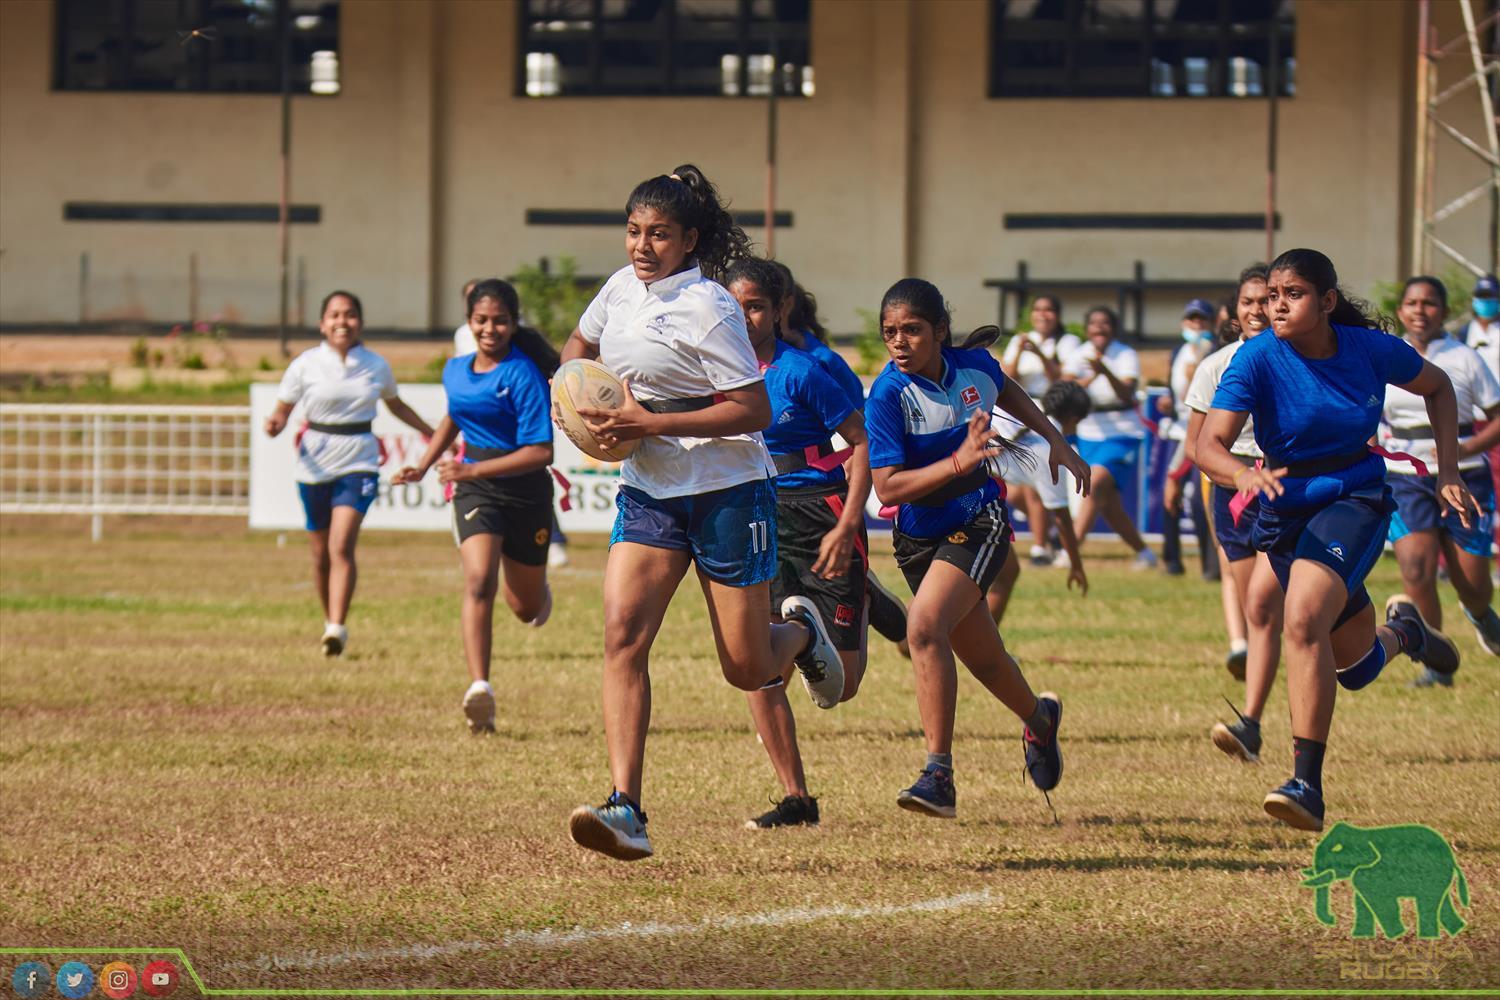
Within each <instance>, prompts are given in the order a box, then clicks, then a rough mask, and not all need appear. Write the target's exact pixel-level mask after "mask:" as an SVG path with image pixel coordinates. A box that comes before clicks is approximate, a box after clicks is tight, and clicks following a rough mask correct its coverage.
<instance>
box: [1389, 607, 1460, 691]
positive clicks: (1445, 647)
mask: <svg viewBox="0 0 1500 1000" xmlns="http://www.w3.org/2000/svg"><path fill="white" fill-rule="evenodd" d="M1385 623H1386V624H1387V625H1389V626H1390V627H1391V628H1393V629H1395V630H1396V631H1397V632H1399V633H1400V634H1401V637H1402V640H1403V643H1404V652H1405V653H1406V655H1407V656H1410V657H1411V658H1412V659H1413V660H1416V661H1417V662H1418V663H1420V664H1421V665H1422V666H1424V667H1426V668H1428V669H1429V670H1435V671H1437V672H1438V673H1440V674H1451V673H1453V672H1454V671H1456V670H1458V662H1459V656H1458V647H1457V646H1455V645H1454V644H1453V640H1452V639H1450V638H1448V637H1447V636H1446V635H1444V634H1443V633H1441V632H1439V631H1438V630H1437V629H1435V628H1433V627H1432V626H1431V625H1428V624H1427V619H1425V618H1423V617H1422V613H1421V612H1420V611H1418V610H1417V606H1416V604H1415V603H1413V602H1412V599H1411V598H1410V597H1407V596H1406V595H1405V594H1392V595H1391V596H1390V597H1389V598H1387V599H1386V602H1385Z"/></svg>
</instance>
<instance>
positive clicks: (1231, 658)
mask: <svg viewBox="0 0 1500 1000" xmlns="http://www.w3.org/2000/svg"><path fill="white" fill-rule="evenodd" d="M1249 662H1250V650H1248V649H1235V650H1230V653H1229V655H1228V656H1227V657H1225V658H1224V666H1225V667H1226V668H1227V669H1228V670H1229V676H1230V677H1233V678H1234V679H1235V680H1237V681H1242V680H1244V679H1245V665H1246V664H1247V663H1249Z"/></svg>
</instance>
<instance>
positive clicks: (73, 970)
mask: <svg viewBox="0 0 1500 1000" xmlns="http://www.w3.org/2000/svg"><path fill="white" fill-rule="evenodd" d="M93 989H94V970H93V969H90V968H89V967H88V966H87V965H84V964H83V963H82V962H65V963H63V967H62V968H60V969H58V970H57V992H59V993H61V994H62V995H63V996H65V997H67V998H68V1000H82V998H83V997H86V996H88V995H89V993H90V992H92V991H93Z"/></svg>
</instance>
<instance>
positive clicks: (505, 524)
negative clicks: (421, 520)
mask: <svg viewBox="0 0 1500 1000" xmlns="http://www.w3.org/2000/svg"><path fill="white" fill-rule="evenodd" d="M539 471H540V474H541V477H542V479H541V480H538V481H532V482H525V483H522V482H518V480H524V479H528V478H531V474H530V473H528V474H527V475H526V476H516V477H513V478H509V479H471V480H469V481H467V482H462V483H459V484H458V486H457V487H456V488H455V489H454V490H453V537H454V539H455V540H456V541H457V542H458V544H460V545H462V544H463V543H464V540H465V539H468V538H472V537H473V536H475V535H499V536H500V537H501V541H500V553H501V554H502V555H504V556H505V557H506V558H507V559H514V560H515V561H516V562H518V563H520V564H521V565H523V566H543V565H546V562H547V545H548V543H549V542H551V541H552V481H551V480H550V479H548V478H547V471H546V470H545V469H542V470H539ZM543 488H545V490H544V489H543Z"/></svg>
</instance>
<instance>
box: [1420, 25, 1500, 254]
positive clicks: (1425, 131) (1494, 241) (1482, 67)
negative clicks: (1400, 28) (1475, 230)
mask: <svg viewBox="0 0 1500 1000" xmlns="http://www.w3.org/2000/svg"><path fill="white" fill-rule="evenodd" d="M1453 2H1456V3H1457V4H1458V6H1459V8H1460V10H1461V11H1462V14H1463V20H1464V31H1463V34H1461V35H1458V36H1457V37H1455V38H1452V39H1450V40H1449V41H1447V42H1445V43H1442V44H1439V42H1438V38H1437V28H1436V26H1435V25H1434V24H1433V23H1432V7H1433V0H1420V9H1419V13H1418V32H1417V43H1418V44H1417V112H1418V119H1417V136H1416V139H1417V141H1416V170H1415V173H1414V183H1413V189H1414V198H1413V203H1414V207H1415V212H1414V213H1413V214H1414V216H1415V221H1414V224H1413V226H1412V264H1413V270H1414V271H1415V272H1417V273H1423V272H1425V271H1427V270H1428V267H1429V264H1430V263H1431V257H1432V250H1433V249H1437V250H1440V251H1441V252H1442V253H1444V254H1446V255H1447V256H1448V257H1450V258H1452V259H1453V260H1454V261H1456V262H1458V264H1459V265H1460V266H1462V267H1464V268H1465V269H1467V270H1469V271H1471V272H1473V273H1474V274H1475V275H1476V276H1477V275H1481V274H1485V273H1487V272H1488V273H1491V274H1493V273H1495V271H1496V269H1497V267H1500V263H1497V260H1496V257H1497V255H1500V135H1497V132H1496V126H1497V124H1500V122H1497V121H1496V118H1495V103H1496V100H1495V98H1496V90H1497V89H1500V55H1497V53H1496V52H1495V51H1494V48H1495V46H1494V45H1491V46H1490V49H1491V51H1489V52H1485V51H1484V47H1483V45H1482V41H1483V37H1482V35H1483V33H1484V32H1485V29H1487V28H1488V29H1491V31H1490V35H1491V38H1492V39H1493V37H1494V31H1493V28H1492V26H1493V25H1495V24H1496V22H1497V21H1500V5H1497V4H1496V3H1495V0H1490V3H1489V6H1490V8H1491V9H1490V11H1489V13H1488V15H1487V16H1485V17H1484V18H1483V20H1479V21H1476V20H1475V17H1474V7H1473V3H1472V2H1471V0H1453ZM1452 56H1458V58H1457V59H1454V60H1453V62H1455V63H1465V62H1466V63H1468V64H1469V72H1468V73H1467V74H1466V75H1465V76H1464V77H1463V79H1461V80H1457V81H1454V82H1452V83H1450V84H1448V86H1446V87H1444V88H1443V89H1442V90H1438V71H1439V66H1440V64H1441V63H1442V61H1443V60H1444V59H1447V58H1449V57H1452ZM1465 57H1467V58H1465ZM1476 96H1477V97H1478V98H1479V103H1480V108H1481V112H1482V117H1481V118H1480V122H1481V125H1480V130H1479V133H1478V135H1477V136H1475V135H1470V134H1467V133H1465V132H1464V131H1463V130H1462V129H1459V128H1457V127H1455V126H1454V125H1452V124H1450V123H1449V122H1448V121H1445V120H1444V118H1443V113H1444V110H1445V107H1447V106H1448V103H1449V102H1450V101H1452V100H1453V99H1455V98H1459V97H1468V98H1470V99H1472V98H1473V97H1476ZM1438 132H1442V133H1443V134H1444V135H1446V136H1447V137H1448V138H1449V139H1451V140H1452V144H1443V147H1444V149H1445V150H1446V151H1448V152H1449V153H1454V154H1457V153H1459V152H1460V151H1465V152H1467V153H1468V154H1471V155H1473V156H1476V157H1478V158H1479V159H1480V160H1481V161H1482V162H1483V163H1484V164H1486V165H1487V166H1488V168H1489V177H1488V178H1487V179H1486V180H1485V181H1484V182H1483V183H1481V184H1478V185H1476V186H1475V187H1473V188H1471V189H1469V190H1468V191H1465V192H1464V193H1463V194H1460V195H1459V196H1458V197H1456V198H1454V199H1452V200H1451V201H1449V202H1448V203H1447V204H1445V205H1440V206H1434V204H1433V203H1434V200H1435V199H1434V194H1433V188H1434V179H1435V178H1436V175H1437V167H1438V157H1437V152H1438V147H1439V143H1438V142H1437V138H1438ZM1455 146H1456V148H1455ZM1486 195H1488V197H1486ZM1465 210H1469V211H1468V212H1467V213H1466V214H1473V212H1476V211H1487V212H1488V214H1489V227H1488V229H1489V246H1488V248H1487V250H1486V251H1485V252H1484V254H1481V255H1480V256H1481V258H1482V259H1481V260H1471V259H1470V258H1469V257H1467V256H1465V255H1464V254H1463V253H1462V252H1461V251H1459V250H1458V249H1457V248H1455V247H1454V246H1453V245H1452V244H1451V243H1449V242H1447V241H1446V240H1444V239H1443V238H1442V237H1440V236H1439V235H1438V234H1437V227H1438V226H1439V225H1440V224H1441V223H1443V222H1444V221H1446V220H1448V219H1450V218H1452V217H1454V216H1455V215H1457V214H1458V213H1460V212H1465Z"/></svg>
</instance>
